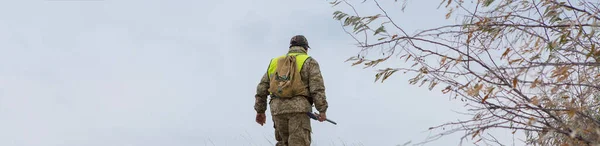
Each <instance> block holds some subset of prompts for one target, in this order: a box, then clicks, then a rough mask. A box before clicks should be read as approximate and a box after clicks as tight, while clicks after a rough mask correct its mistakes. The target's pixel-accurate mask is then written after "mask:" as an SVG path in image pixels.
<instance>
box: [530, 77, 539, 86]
mask: <svg viewBox="0 0 600 146" xmlns="http://www.w3.org/2000/svg"><path fill="white" fill-rule="evenodd" d="M537 84H538V78H536V79H535V80H533V83H531V88H535V87H537Z"/></svg>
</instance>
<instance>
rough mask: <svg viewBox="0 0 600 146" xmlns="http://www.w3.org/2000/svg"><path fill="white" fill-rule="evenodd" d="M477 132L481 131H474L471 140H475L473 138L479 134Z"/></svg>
mask: <svg viewBox="0 0 600 146" xmlns="http://www.w3.org/2000/svg"><path fill="white" fill-rule="evenodd" d="M479 131H481V129H478V130H477V131H475V133H473V136H472V137H471V139H473V138H475V136H477V135H478V134H479Z"/></svg>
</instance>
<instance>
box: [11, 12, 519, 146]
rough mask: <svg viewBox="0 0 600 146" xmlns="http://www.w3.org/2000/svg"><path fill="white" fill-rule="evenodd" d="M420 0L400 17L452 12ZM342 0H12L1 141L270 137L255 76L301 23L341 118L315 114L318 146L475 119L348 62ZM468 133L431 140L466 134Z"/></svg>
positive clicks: (193, 141) (407, 23)
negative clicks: (333, 0)
mask: <svg viewBox="0 0 600 146" xmlns="http://www.w3.org/2000/svg"><path fill="white" fill-rule="evenodd" d="M360 1H362V0H360ZM409 2H410V3H409V5H408V7H407V10H406V13H394V14H393V15H395V16H397V17H398V20H399V21H398V22H399V23H400V25H402V26H403V27H405V28H407V29H408V30H409V31H414V30H416V29H425V28H426V27H433V26H439V24H440V23H445V21H440V20H443V19H444V14H445V10H443V9H441V10H437V9H436V7H437V6H438V4H439V1H435V2H432V1H427V2H425V1H416V0H413V1H409ZM364 5H365V6H366V5H369V7H365V6H362V7H359V8H361V9H364V10H365V11H370V10H376V9H374V8H376V7H373V6H374V5H373V3H372V2H367V3H365V4H364ZM385 7H388V8H395V9H396V8H400V3H397V4H396V5H385ZM337 9H338V8H332V7H331V6H330V5H329V4H328V2H327V1H325V0H309V1H298V0H296V1H284V0H255V1H249V0H237V1H200V0H162V1H159V0H2V1H0V145H2V146H166V145H173V146H203V145H209V146H212V145H213V144H214V145H216V146H230V145H231V146H242V145H259V146H262V145H271V144H270V143H269V141H271V142H273V143H274V141H275V140H274V138H273V123H272V118H271V117H270V116H271V115H270V114H268V115H267V116H268V118H267V124H266V125H265V126H260V125H258V124H256V123H255V121H254V116H255V111H254V109H253V105H254V94H255V91H256V85H257V83H258V81H259V80H260V77H261V76H262V75H263V73H264V72H265V71H266V67H267V65H268V62H269V60H270V59H271V57H275V56H278V55H281V54H283V53H286V51H287V49H288V48H287V47H288V43H289V42H288V41H289V39H290V37H292V36H293V35H296V34H303V35H305V36H306V37H307V38H308V41H309V43H310V46H311V47H312V49H311V50H310V52H309V54H310V55H311V56H313V57H314V58H315V59H316V60H317V61H318V62H319V63H320V66H321V70H322V74H323V77H324V80H325V85H326V93H327V99H328V102H329V104H330V106H329V110H328V113H327V115H328V118H330V119H332V120H334V121H336V122H338V123H339V124H338V125H332V124H329V123H320V122H316V121H313V122H312V124H313V132H314V133H313V135H312V138H313V145H315V146H329V145H342V144H343V143H345V144H346V145H365V146H394V145H396V144H403V143H405V142H407V141H411V140H412V141H413V142H419V141H421V140H424V139H425V138H426V137H427V136H428V135H431V134H433V133H430V132H428V131H427V129H428V128H429V127H431V126H436V125H438V124H443V123H445V122H449V121H455V120H457V119H458V118H462V119H464V118H465V117H459V115H458V114H456V113H454V112H452V111H451V110H457V111H460V110H461V109H462V108H461V104H460V103H459V102H457V101H450V100H449V98H448V97H447V96H444V95H440V92H437V91H436V92H429V90H427V88H418V87H415V86H411V85H409V84H408V81H407V80H408V79H409V78H410V77H412V76H411V75H402V74H397V75H396V76H394V77H393V78H391V79H389V80H388V81H386V82H385V83H384V84H380V83H374V82H373V81H374V75H375V74H374V73H375V69H376V68H373V69H371V68H369V69H362V68H361V67H352V66H350V63H345V62H344V61H345V60H346V59H347V58H348V57H350V56H353V55H356V53H357V51H359V48H357V47H355V46H354V45H353V44H354V43H355V42H354V41H353V40H352V39H351V37H349V36H348V35H346V34H345V33H344V32H343V30H342V29H341V27H340V25H339V22H337V21H334V20H333V19H332V12H334V11H335V10H337ZM437 132H439V131H437ZM460 134H462V133H457V134H455V135H450V136H447V137H443V138H442V139H439V140H437V141H434V142H432V143H430V144H427V145H456V144H458V142H459V141H458V138H459V137H460V136H461V135H460ZM498 137H499V138H503V139H508V138H511V137H510V135H509V134H502V135H499V136H498Z"/></svg>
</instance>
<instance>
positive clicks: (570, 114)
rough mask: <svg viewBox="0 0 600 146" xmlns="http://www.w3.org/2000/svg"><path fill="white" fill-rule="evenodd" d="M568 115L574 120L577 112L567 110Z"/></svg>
mask: <svg viewBox="0 0 600 146" xmlns="http://www.w3.org/2000/svg"><path fill="white" fill-rule="evenodd" d="M567 115H568V116H569V118H573V116H574V115H575V110H574V109H569V110H567Z"/></svg>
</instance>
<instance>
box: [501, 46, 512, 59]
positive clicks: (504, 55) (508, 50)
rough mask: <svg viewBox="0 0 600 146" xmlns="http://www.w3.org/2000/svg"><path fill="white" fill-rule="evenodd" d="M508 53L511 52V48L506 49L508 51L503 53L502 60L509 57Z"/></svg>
mask: <svg viewBox="0 0 600 146" xmlns="http://www.w3.org/2000/svg"><path fill="white" fill-rule="evenodd" d="M508 52H510V48H506V51H504V53H502V56H501V57H500V60H502V59H503V58H504V57H506V55H508Z"/></svg>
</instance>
